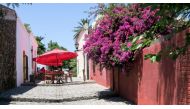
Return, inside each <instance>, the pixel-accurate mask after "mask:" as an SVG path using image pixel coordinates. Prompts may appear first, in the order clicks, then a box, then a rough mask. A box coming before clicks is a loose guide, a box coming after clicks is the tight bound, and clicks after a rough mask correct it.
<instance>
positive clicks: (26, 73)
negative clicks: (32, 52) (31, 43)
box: [23, 51, 28, 82]
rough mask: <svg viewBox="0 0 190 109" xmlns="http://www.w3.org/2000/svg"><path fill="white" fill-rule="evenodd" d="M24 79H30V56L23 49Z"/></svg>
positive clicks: (25, 80)
mask: <svg viewBox="0 0 190 109" xmlns="http://www.w3.org/2000/svg"><path fill="white" fill-rule="evenodd" d="M23 80H24V82H27V81H28V56H27V55H26V54H25V51H23Z"/></svg>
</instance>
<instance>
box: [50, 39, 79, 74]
mask: <svg viewBox="0 0 190 109" xmlns="http://www.w3.org/2000/svg"><path fill="white" fill-rule="evenodd" d="M55 48H58V49H61V50H67V49H66V48H64V47H62V46H60V45H59V44H58V43H57V42H53V41H52V40H51V41H50V42H49V43H48V50H49V51H50V50H53V49H55ZM61 67H62V68H65V69H69V70H72V71H73V72H74V73H76V59H70V60H66V61H63V66H61ZM50 68H54V67H50Z"/></svg>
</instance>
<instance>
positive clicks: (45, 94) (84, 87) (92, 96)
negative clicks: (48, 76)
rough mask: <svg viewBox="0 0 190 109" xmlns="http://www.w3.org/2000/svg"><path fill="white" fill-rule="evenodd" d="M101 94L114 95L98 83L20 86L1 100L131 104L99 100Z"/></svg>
mask: <svg viewBox="0 0 190 109" xmlns="http://www.w3.org/2000/svg"><path fill="white" fill-rule="evenodd" d="M100 93H101V95H105V96H108V95H109V94H110V95H114V94H113V93H112V92H111V91H109V90H108V89H107V88H105V87H103V86H101V85H98V84H96V83H90V84H77V85H59V86H52V85H51V86H20V87H18V88H14V89H11V90H9V91H6V92H4V93H1V94H0V99H2V100H3V99H11V100H13V101H11V102H9V103H8V104H70V105H72V104H76V105H77V104H79V105H80V104H86V105H87V104H103V105H104V104H129V103H127V102H126V101H125V100H124V99H122V98H120V97H114V96H113V97H111V96H110V97H108V98H102V99H98V97H100ZM104 93H105V94H104ZM106 94H107V95H106ZM2 100H1V101H2ZM39 100H40V101H39ZM52 100H53V101H52ZM56 100H57V102H56ZM0 104H6V102H5V103H3V102H0Z"/></svg>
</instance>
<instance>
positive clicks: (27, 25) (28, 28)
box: [24, 23, 32, 33]
mask: <svg viewBox="0 0 190 109" xmlns="http://www.w3.org/2000/svg"><path fill="white" fill-rule="evenodd" d="M24 27H25V28H26V30H27V32H28V33H31V32H32V29H31V27H30V24H27V23H25V24H24Z"/></svg>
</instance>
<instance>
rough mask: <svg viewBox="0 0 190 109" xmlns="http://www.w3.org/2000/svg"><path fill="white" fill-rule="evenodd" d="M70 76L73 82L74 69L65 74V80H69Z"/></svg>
mask: <svg viewBox="0 0 190 109" xmlns="http://www.w3.org/2000/svg"><path fill="white" fill-rule="evenodd" d="M68 77H69V78H70V82H72V81H73V80H72V71H69V73H68V74H65V81H66V82H68Z"/></svg>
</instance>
